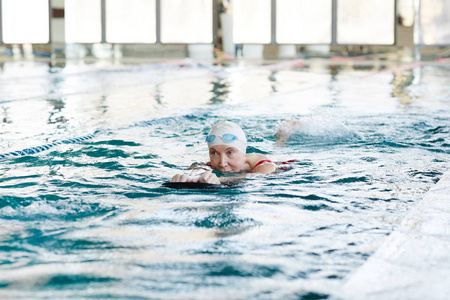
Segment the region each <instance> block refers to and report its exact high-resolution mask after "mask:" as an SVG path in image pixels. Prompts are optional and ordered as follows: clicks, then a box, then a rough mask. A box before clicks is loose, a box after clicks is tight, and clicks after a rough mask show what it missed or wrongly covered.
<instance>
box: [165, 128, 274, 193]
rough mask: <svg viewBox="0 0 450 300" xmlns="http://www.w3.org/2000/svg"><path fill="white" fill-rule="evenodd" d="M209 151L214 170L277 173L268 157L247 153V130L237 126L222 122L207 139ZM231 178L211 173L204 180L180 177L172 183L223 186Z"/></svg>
mask: <svg viewBox="0 0 450 300" xmlns="http://www.w3.org/2000/svg"><path fill="white" fill-rule="evenodd" d="M206 142H207V143H208V148H209V159H210V161H209V162H207V163H206V164H204V165H206V166H208V167H211V168H212V169H213V170H217V171H221V172H230V173H231V172H232V173H244V174H245V173H261V174H269V173H272V172H275V171H276V169H277V167H276V165H275V164H274V163H273V162H272V161H271V160H270V159H269V158H268V157H267V156H265V155H263V154H259V153H248V154H247V153H246V150H247V138H246V137H245V133H244V131H243V130H242V129H241V127H239V125H237V124H236V123H233V122H229V121H222V122H219V123H217V124H215V125H214V126H212V127H211V130H210V132H209V134H208V136H207V137H206ZM229 179H230V178H229V177H226V178H218V177H217V175H216V174H214V173H212V171H211V170H208V171H206V172H204V173H203V174H201V176H200V177H190V176H188V175H186V174H176V175H175V176H173V177H172V180H171V182H201V183H210V184H220V183H221V181H226V180H229Z"/></svg>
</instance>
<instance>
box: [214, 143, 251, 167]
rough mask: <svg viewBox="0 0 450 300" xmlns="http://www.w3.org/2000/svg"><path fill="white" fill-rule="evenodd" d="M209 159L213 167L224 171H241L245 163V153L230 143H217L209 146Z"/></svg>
mask: <svg viewBox="0 0 450 300" xmlns="http://www.w3.org/2000/svg"><path fill="white" fill-rule="evenodd" d="M209 159H210V161H211V167H212V168H213V169H214V170H218V171H222V172H239V171H241V170H243V169H244V165H245V154H244V153H242V152H241V151H239V150H238V149H236V148H234V147H230V146H228V145H215V146H212V147H211V148H209Z"/></svg>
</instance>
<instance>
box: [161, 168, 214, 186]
mask: <svg viewBox="0 0 450 300" xmlns="http://www.w3.org/2000/svg"><path fill="white" fill-rule="evenodd" d="M170 182H201V183H209V184H220V181H219V178H217V176H216V174H214V173H212V172H211V171H206V172H204V173H203V174H202V175H201V176H200V177H198V178H192V177H190V176H188V175H186V174H176V175H175V176H173V177H172V179H171V180H170Z"/></svg>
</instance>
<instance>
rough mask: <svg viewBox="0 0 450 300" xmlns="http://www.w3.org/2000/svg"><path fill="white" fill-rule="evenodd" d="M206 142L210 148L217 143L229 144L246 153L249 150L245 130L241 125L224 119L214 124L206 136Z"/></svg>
mask: <svg viewBox="0 0 450 300" xmlns="http://www.w3.org/2000/svg"><path fill="white" fill-rule="evenodd" d="M206 142H207V143H208V148H211V147H212V146H216V145H227V146H231V147H234V148H236V149H238V150H239V151H241V152H242V153H244V154H245V153H246V151H247V138H246V137H245V133H244V131H243V130H242V128H241V127H239V125H237V124H236V123H233V122H229V121H222V122H219V123H216V124H215V125H213V127H211V130H210V131H209V134H208V136H207V137H206Z"/></svg>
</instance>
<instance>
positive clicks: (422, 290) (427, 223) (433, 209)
mask: <svg viewBox="0 0 450 300" xmlns="http://www.w3.org/2000/svg"><path fill="white" fill-rule="evenodd" d="M337 296H338V298H339V299H449V297H450V171H447V172H446V173H445V174H444V175H443V176H442V178H441V179H440V180H439V182H438V183H437V184H436V185H435V186H433V187H432V188H431V189H430V191H429V192H428V193H426V194H425V197H424V199H423V200H422V201H420V202H419V203H418V204H417V205H416V206H415V207H414V208H413V209H412V211H410V212H409V213H408V214H407V215H406V217H405V218H404V219H403V220H402V222H401V224H400V226H399V228H398V229H396V230H395V231H394V232H393V233H392V234H390V235H389V236H388V237H387V238H386V239H385V240H384V241H383V243H382V245H381V246H380V248H378V250H377V251H376V252H375V253H374V254H373V255H372V256H371V257H370V258H369V259H368V260H367V262H366V263H365V264H364V265H362V266H361V267H360V268H359V269H357V270H356V271H355V272H354V273H352V274H351V275H350V276H349V278H348V280H347V281H346V282H345V283H344V285H343V287H342V291H341V293H340V295H337Z"/></svg>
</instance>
